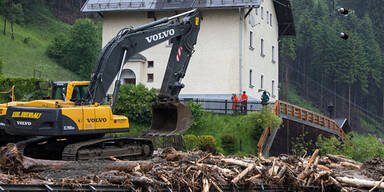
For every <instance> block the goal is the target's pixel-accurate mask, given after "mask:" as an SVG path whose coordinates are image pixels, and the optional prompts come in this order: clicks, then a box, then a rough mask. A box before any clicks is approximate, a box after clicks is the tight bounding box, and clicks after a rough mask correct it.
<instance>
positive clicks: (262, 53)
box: [260, 39, 265, 57]
mask: <svg viewBox="0 0 384 192" xmlns="http://www.w3.org/2000/svg"><path fill="white" fill-rule="evenodd" d="M260 55H261V56H262V57H264V56H265V54H264V39H261V42H260Z"/></svg>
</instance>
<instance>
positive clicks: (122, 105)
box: [115, 84, 157, 125]
mask: <svg viewBox="0 0 384 192" xmlns="http://www.w3.org/2000/svg"><path fill="white" fill-rule="evenodd" d="M156 99H157V92H156V90H155V89H150V90H149V89H147V88H146V87H145V86H144V85H142V84H139V85H137V86H136V85H132V84H126V85H122V86H121V87H120V92H119V97H118V99H117V102H116V105H115V110H116V113H117V114H121V115H125V116H127V117H128V118H129V120H130V121H133V122H135V123H139V124H143V125H150V124H151V120H152V103H153V102H155V101H156Z"/></svg>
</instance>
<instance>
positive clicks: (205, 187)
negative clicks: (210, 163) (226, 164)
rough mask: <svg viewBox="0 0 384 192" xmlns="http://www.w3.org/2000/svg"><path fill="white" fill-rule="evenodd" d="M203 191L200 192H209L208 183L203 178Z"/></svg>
mask: <svg viewBox="0 0 384 192" xmlns="http://www.w3.org/2000/svg"><path fill="white" fill-rule="evenodd" d="M202 182H203V189H202V190H201V191H202V192H209V182H208V179H207V178H205V177H204V178H203V180H202Z"/></svg>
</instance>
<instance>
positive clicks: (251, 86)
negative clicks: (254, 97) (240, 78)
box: [249, 69, 255, 88]
mask: <svg viewBox="0 0 384 192" xmlns="http://www.w3.org/2000/svg"><path fill="white" fill-rule="evenodd" d="M253 87H255V86H253V85H252V69H250V70H249V88H253Z"/></svg>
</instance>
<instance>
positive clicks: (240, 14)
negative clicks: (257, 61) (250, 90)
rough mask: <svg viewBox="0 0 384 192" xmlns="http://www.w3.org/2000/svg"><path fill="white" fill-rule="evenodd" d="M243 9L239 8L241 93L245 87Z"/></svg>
mask: <svg viewBox="0 0 384 192" xmlns="http://www.w3.org/2000/svg"><path fill="white" fill-rule="evenodd" d="M242 13H243V11H242V9H241V8H239V16H240V22H239V23H240V26H239V33H240V37H239V77H240V81H239V83H240V94H241V91H242V90H243V87H242V79H243V77H242V73H241V72H242V68H243V16H242Z"/></svg>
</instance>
